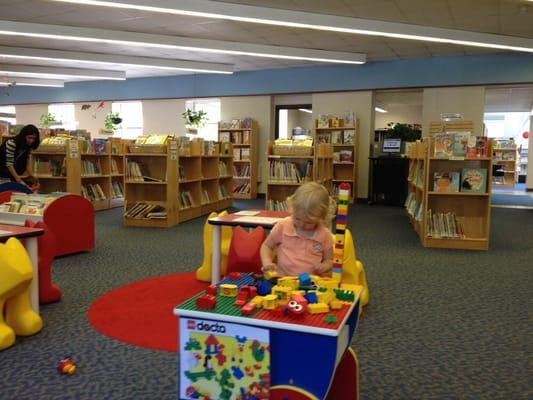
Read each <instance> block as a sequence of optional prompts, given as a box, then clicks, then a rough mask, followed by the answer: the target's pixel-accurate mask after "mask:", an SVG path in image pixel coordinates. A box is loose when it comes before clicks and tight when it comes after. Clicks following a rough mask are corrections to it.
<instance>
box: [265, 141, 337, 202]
mask: <svg viewBox="0 0 533 400" xmlns="http://www.w3.org/2000/svg"><path fill="white" fill-rule="evenodd" d="M303 147H304V146H277V145H275V143H274V142H273V141H270V142H269V143H268V145H267V156H266V159H267V161H266V163H267V165H266V168H267V171H268V178H267V179H268V180H267V192H266V196H265V208H266V209H267V210H281V211H283V210H286V209H287V205H286V199H287V197H289V196H291V195H292V194H293V193H294V191H295V190H296V189H297V188H298V186H300V185H301V184H302V183H305V182H311V181H317V182H320V183H322V184H323V185H324V186H325V187H326V188H328V190H331V186H332V178H333V166H332V158H333V155H332V154H333V151H332V148H331V145H330V144H327V143H324V144H321V145H319V146H308V148H303ZM305 147H307V146H305Z"/></svg>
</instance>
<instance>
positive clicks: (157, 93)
mask: <svg viewBox="0 0 533 400" xmlns="http://www.w3.org/2000/svg"><path fill="white" fill-rule="evenodd" d="M498 83H506V84H507V83H533V55H530V54H522V53H502V54H491V55H480V56H464V57H437V58H424V59H409V60H399V61H387V62H369V63H367V64H364V65H359V66H351V65H327V66H316V67H302V68H286V69H270V70H260V71H244V72H237V73H235V74H233V75H218V74H199V75H179V76H171V77H158V78H137V79H128V80H126V81H92V82H75V83H68V84H65V87H64V88H39V87H13V88H1V89H0V104H3V105H11V104H32V103H59V102H81V101H91V100H92V101H98V100H138V99H163V98H193V97H214V96H242V95H257V94H282V93H316V92H327V91H343V90H367V89H386V88H407V87H432V86H457V85H490V84H498Z"/></svg>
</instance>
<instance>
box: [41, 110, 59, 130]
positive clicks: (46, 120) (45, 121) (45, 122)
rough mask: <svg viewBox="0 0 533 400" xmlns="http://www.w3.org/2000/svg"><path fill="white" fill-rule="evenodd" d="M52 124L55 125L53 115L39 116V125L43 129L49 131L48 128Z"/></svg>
mask: <svg viewBox="0 0 533 400" xmlns="http://www.w3.org/2000/svg"><path fill="white" fill-rule="evenodd" d="M54 124H57V121H56V117H55V116H54V114H52V113H46V114H42V115H41V125H42V126H43V128H44V129H50V127H51V126H52V125H54Z"/></svg>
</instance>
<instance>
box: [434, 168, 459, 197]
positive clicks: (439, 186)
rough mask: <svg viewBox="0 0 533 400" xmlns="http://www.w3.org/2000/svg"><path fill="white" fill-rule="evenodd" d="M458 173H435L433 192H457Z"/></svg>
mask: <svg viewBox="0 0 533 400" xmlns="http://www.w3.org/2000/svg"><path fill="white" fill-rule="evenodd" d="M460 178H461V177H460V174H459V172H454V171H452V172H435V173H434V174H433V191H434V192H439V193H456V192H459V181H460Z"/></svg>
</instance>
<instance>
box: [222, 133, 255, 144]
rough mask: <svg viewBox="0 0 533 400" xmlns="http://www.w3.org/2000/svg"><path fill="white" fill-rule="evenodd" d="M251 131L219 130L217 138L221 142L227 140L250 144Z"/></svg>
mask: <svg viewBox="0 0 533 400" xmlns="http://www.w3.org/2000/svg"><path fill="white" fill-rule="evenodd" d="M251 134H252V132H251V131H238V132H228V131H221V132H220V135H219V140H220V141H221V142H229V143H233V144H251V141H250V140H251V139H250V136H251Z"/></svg>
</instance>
